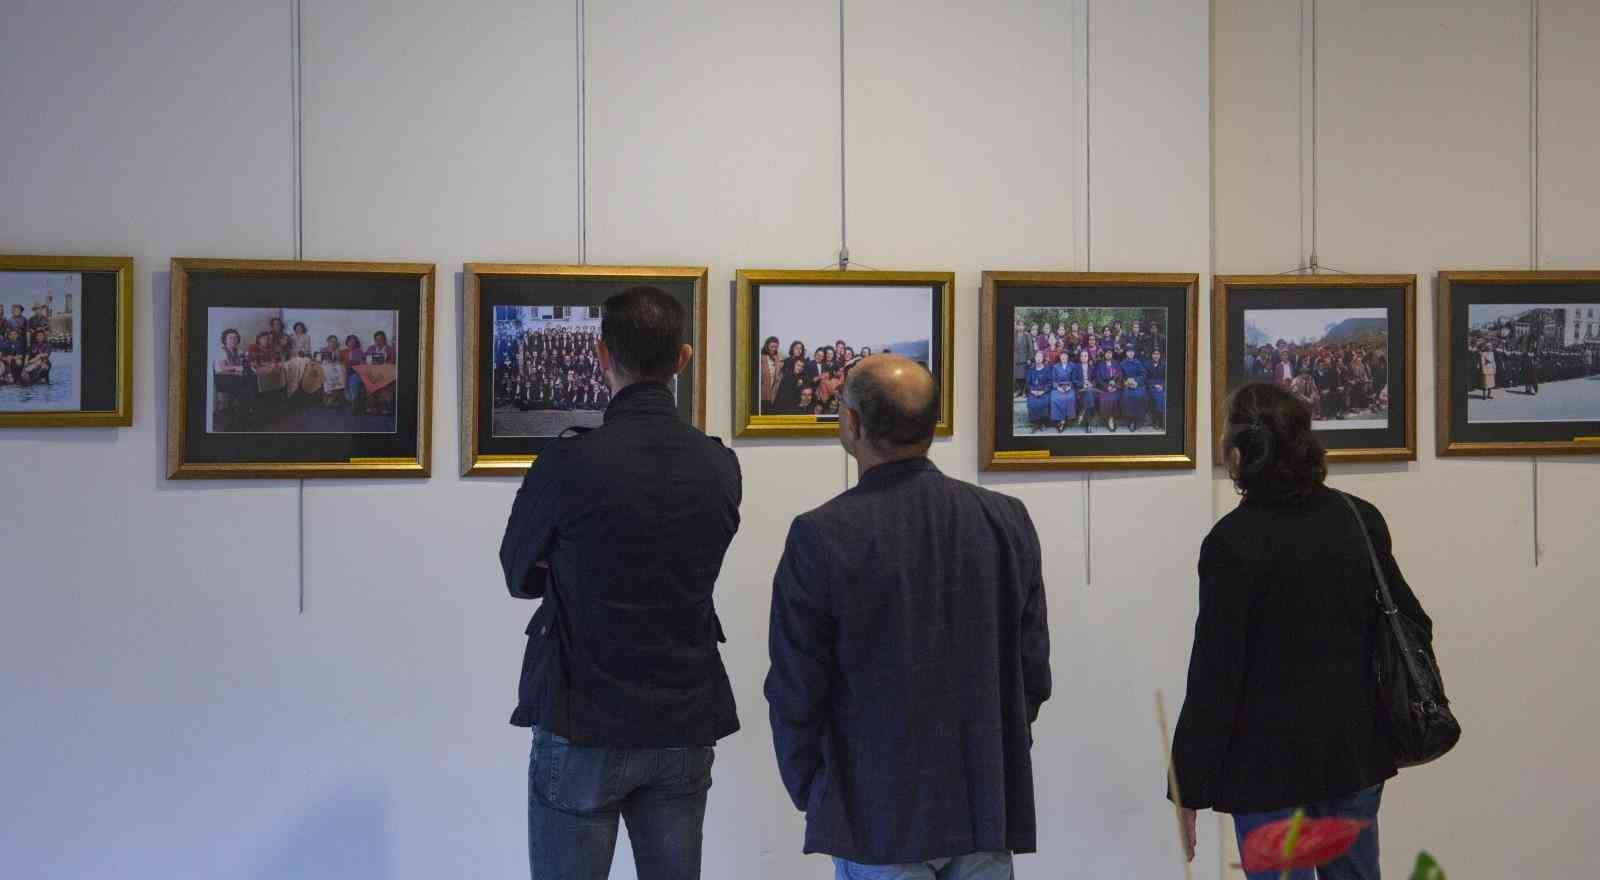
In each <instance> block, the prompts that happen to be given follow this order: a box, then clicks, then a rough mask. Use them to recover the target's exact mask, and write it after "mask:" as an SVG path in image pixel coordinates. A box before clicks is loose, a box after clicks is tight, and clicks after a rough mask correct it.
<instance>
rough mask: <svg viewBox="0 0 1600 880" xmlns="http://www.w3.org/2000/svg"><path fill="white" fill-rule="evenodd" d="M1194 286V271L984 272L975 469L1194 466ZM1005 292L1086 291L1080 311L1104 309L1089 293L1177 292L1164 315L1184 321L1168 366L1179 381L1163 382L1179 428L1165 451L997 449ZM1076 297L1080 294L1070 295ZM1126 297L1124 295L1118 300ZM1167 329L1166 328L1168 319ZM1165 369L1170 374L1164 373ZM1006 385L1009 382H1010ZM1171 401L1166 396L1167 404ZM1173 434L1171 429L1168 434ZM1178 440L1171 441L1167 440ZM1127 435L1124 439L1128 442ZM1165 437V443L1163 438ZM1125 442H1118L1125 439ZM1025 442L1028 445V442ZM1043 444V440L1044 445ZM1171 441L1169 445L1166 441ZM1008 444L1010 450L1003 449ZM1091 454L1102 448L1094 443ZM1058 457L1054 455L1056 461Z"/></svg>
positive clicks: (1046, 447)
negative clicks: (1178, 349)
mask: <svg viewBox="0 0 1600 880" xmlns="http://www.w3.org/2000/svg"><path fill="white" fill-rule="evenodd" d="M1199 283H1200V276H1199V275H1198V274H1196V273H1193V272H1187V273H1185V272H1012V271H986V272H984V273H983V289H982V297H981V302H980V303H979V313H978V346H979V353H978V362H979V386H978V421H979V432H978V437H979V441H978V467H979V469H981V470H997V471H1002V470H1011V471H1040V470H1156V469H1188V470H1192V469H1194V467H1195V448H1196V447H1195V424H1196V421H1195V415H1196V413H1197V412H1198V411H1199V406H1198V401H1197V400H1196V393H1197V391H1196V387H1197V385H1196V377H1197V376H1198V374H1199V368H1198V361H1197V357H1198V351H1199V346H1198V342H1197V341H1198V339H1199V335H1198V334H1199V323H1200V312H1199V294H1198V289H1199ZM1011 288H1041V289H1050V290H1052V291H1053V292H1056V293H1057V294H1058V295H1059V294H1061V293H1066V292H1072V291H1077V290H1080V289H1081V290H1083V291H1085V294H1083V295H1086V296H1088V297H1089V301H1087V302H1083V303H1082V304H1081V307H1083V308H1091V307H1094V308H1103V307H1105V306H1106V303H1104V302H1102V301H1101V298H1099V297H1097V296H1096V295H1095V294H1093V293H1088V292H1089V291H1098V292H1100V295H1101V297H1103V296H1104V294H1105V291H1107V290H1108V289H1109V290H1113V291H1132V290H1135V289H1139V288H1144V289H1149V288H1165V289H1167V290H1168V291H1169V293H1168V297H1169V298H1170V296H1171V294H1170V291H1181V293H1180V294H1179V303H1180V304H1181V305H1178V306H1177V308H1176V309H1174V308H1172V307H1167V306H1159V307H1161V308H1167V309H1168V312H1169V313H1170V312H1171V311H1173V310H1177V311H1179V312H1180V314H1181V316H1182V318H1183V330H1182V332H1181V334H1179V336H1178V340H1179V341H1181V342H1182V343H1183V352H1182V354H1181V355H1180V356H1179V357H1177V358H1174V357H1172V356H1170V355H1168V354H1164V355H1163V356H1164V357H1167V358H1168V363H1169V364H1174V363H1175V364H1180V365H1182V367H1183V371H1184V376H1183V378H1182V379H1181V380H1180V381H1179V382H1177V383H1173V382H1168V383H1167V385H1168V387H1169V388H1170V387H1171V386H1173V385H1175V384H1176V385H1177V387H1178V388H1179V390H1180V392H1181V393H1182V395H1183V397H1182V400H1181V402H1182V407H1183V414H1182V421H1181V423H1179V424H1178V425H1169V424H1165V423H1164V424H1163V431H1164V433H1163V435H1162V439H1161V441H1159V445H1161V446H1163V447H1167V448H1162V449H1159V450H1144V451H1138V452H1133V451H1128V452H1120V451H1118V452H1108V451H1106V450H1105V449H1104V448H1096V449H1094V450H1092V451H1083V452H1078V451H1074V450H1072V449H1071V447H1070V446H1067V445H1066V443H1072V442H1076V441H1077V438H1076V437H1068V438H1065V442H1057V443H1055V444H1054V448H1052V447H1051V446H1050V445H1049V444H1044V443H1037V444H1036V443H1031V442H1030V443H1025V444H1022V445H1025V446H1026V447H1027V448H1012V449H1001V448H999V447H1000V446H1001V445H1002V444H1001V443H1000V442H999V439H1000V417H1001V414H1002V412H1001V408H1000V406H999V403H998V395H999V394H1000V386H999V383H1000V379H1001V376H1002V373H1001V371H1000V363H999V360H998V358H999V357H1000V356H1001V355H1002V353H1003V350H1002V346H1001V345H1000V339H999V330H1000V327H1001V322H1000V314H1001V310H1002V308H1004V304H1003V302H1002V300H1003V299H1005V298H1007V297H1006V295H1007V293H1008V291H1009V289H1011ZM1073 295H1078V294H1073ZM1122 295H1123V296H1126V295H1127V293H1123V294H1122ZM1034 305H1036V306H1054V307H1058V308H1071V307H1074V305H1079V304H1077V303H1075V302H1072V301H1069V300H1063V301H1061V302H1055V303H1042V302H1041V303H1035V304H1034ZM1121 307H1123V308H1154V307H1157V306H1154V305H1149V306H1137V305H1128V306H1121ZM1168 326H1169V327H1170V326H1171V320H1170V317H1169V319H1168ZM1172 341H1173V340H1172V339H1171V338H1170V337H1169V338H1168V339H1167V345H1166V346H1165V349H1170V348H1171V347H1172V346H1171V343H1172ZM1014 347H1015V343H1008V347H1007V348H1006V349H1004V351H1010V349H1011V348H1014ZM1012 354H1013V357H1008V358H1007V368H1006V373H1007V374H1009V373H1010V371H1011V369H1012V365H1013V358H1014V352H1013V353H1012ZM1168 369H1171V367H1170V366H1169V367H1168ZM1008 384H1009V382H1008ZM1174 397H1177V395H1174V394H1172V393H1171V392H1170V391H1169V392H1168V398H1169V400H1170V399H1172V398H1174ZM1005 399H1006V401H1007V405H1008V406H1013V405H1014V404H1012V395H1011V394H1006V395H1005ZM1173 428H1176V429H1177V430H1176V431H1174V430H1172V429H1173ZM1174 434H1175V435H1176V436H1175V437H1174V436H1172V435H1174ZM1131 437H1132V435H1130V438H1131ZM1168 437H1171V440H1168V439H1166V438H1168ZM1130 438H1118V439H1119V440H1126V439H1130ZM1030 439H1031V438H1030ZM1047 439H1048V438H1047ZM1174 440H1175V441H1176V442H1172V441H1174ZM1008 445H1010V444H1008ZM1093 445H1095V446H1096V447H1103V446H1104V445H1105V444H1104V443H1102V442H1096V443H1095V444H1093ZM1058 453H1059V454H1058Z"/></svg>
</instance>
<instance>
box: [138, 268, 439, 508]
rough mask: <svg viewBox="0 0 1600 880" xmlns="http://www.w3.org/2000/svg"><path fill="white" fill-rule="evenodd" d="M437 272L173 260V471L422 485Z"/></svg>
mask: <svg viewBox="0 0 1600 880" xmlns="http://www.w3.org/2000/svg"><path fill="white" fill-rule="evenodd" d="M433 285H434V269H433V264H431V263H343V262H302V261H296V260H199V259H183V258H178V259H174V260H173V261H172V320H171V343H170V348H171V350H170V352H169V358H170V367H169V374H168V382H169V387H168V418H167V470H168V476H169V477H171V478H174V479H179V478H197V477H201V478H203V477H230V478H231V477H299V478H305V477H354V476H370V477H386V476H388V477H426V476H428V472H429V458H428V449H429V433H430V432H429V427H430V416H429V408H430V406H431V401H432V382H433V368H432V353H433Z"/></svg>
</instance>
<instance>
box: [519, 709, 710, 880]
mask: <svg viewBox="0 0 1600 880" xmlns="http://www.w3.org/2000/svg"><path fill="white" fill-rule="evenodd" d="M712 758H713V752H712V750H711V748H709V747H697V748H685V749H611V748H604V747H589V746H575V745H572V744H571V743H569V742H568V741H567V740H566V739H564V738H562V737H559V736H556V735H555V734H552V733H550V732H548V731H544V730H539V729H538V728H535V729H534V733H533V750H532V754H531V755H530V756H529V758H528V864H529V868H530V870H531V872H532V875H533V878H534V880H605V878H606V877H607V875H609V874H610V873H611V855H612V852H613V851H614V850H615V849H616V845H617V820H618V819H619V818H620V819H623V820H626V821H627V823H628V840H629V841H630V842H631V843H632V844H633V859H634V862H635V864H636V865H637V866H638V872H639V880H695V878H698V877H699V876H700V841H701V828H702V826H703V825H704V823H705V817H706V792H707V790H709V789H710V788H711V761H712Z"/></svg>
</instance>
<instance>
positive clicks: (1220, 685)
mask: <svg viewBox="0 0 1600 880" xmlns="http://www.w3.org/2000/svg"><path fill="white" fill-rule="evenodd" d="M1199 573H1200V612H1199V615H1198V616H1197V618H1196V620H1195V626H1194V648H1193V651H1192V652H1191V654H1190V655H1189V686H1188V690H1187V692H1186V693H1185V694H1184V698H1183V711H1182V712H1181V713H1179V715H1178V726H1177V730H1176V732H1175V733H1174V735H1173V742H1172V762H1173V769H1174V771H1175V772H1176V774H1177V777H1178V793H1179V794H1180V795H1181V796H1182V797H1183V806H1185V807H1190V808H1192V809H1197V810H1200V809H1205V808H1207V807H1210V806H1211V805H1212V803H1213V799H1214V797H1215V792H1214V791H1213V785H1214V783H1215V780H1214V779H1212V773H1213V771H1214V769H1215V767H1216V766H1217V763H1218V761H1219V760H1220V759H1221V757H1222V755H1223V753H1224V752H1225V751H1226V750H1227V748H1228V742H1229V740H1230V739H1231V738H1232V736H1233V723H1234V716H1235V713H1236V712H1237V711H1238V707H1239V702H1240V699H1241V697H1242V694H1243V690H1244V679H1245V667H1246V662H1247V660H1246V658H1247V657H1248V656H1249V613H1250V592H1251V587H1250V580H1251V576H1250V573H1249V572H1248V571H1247V570H1246V563H1245V560H1244V559H1243V558H1242V557H1240V556H1239V554H1238V553H1237V552H1236V551H1235V550H1234V549H1233V548H1231V547H1229V546H1227V545H1226V544H1225V543H1224V542H1223V541H1222V540H1220V539H1218V538H1217V537H1216V536H1215V535H1214V534H1213V535H1208V536H1207V537H1206V540H1205V543H1204V544H1202V545H1201V547H1200V565H1199ZM1168 794H1169V796H1170V795H1171V793H1170V792H1169V793H1168Z"/></svg>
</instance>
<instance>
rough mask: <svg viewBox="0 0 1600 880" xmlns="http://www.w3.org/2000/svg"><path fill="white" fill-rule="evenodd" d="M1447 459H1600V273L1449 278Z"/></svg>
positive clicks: (1443, 291) (1441, 378)
mask: <svg viewBox="0 0 1600 880" xmlns="http://www.w3.org/2000/svg"><path fill="white" fill-rule="evenodd" d="M1436 323H1437V326H1438V332H1439V338H1438V343H1437V345H1438V382H1437V385H1438V419H1439V425H1438V428H1439V430H1438V452H1439V454H1440V455H1540V454H1571V453H1596V452H1600V272H1440V273H1439V313H1438V318H1437V321H1436Z"/></svg>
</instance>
